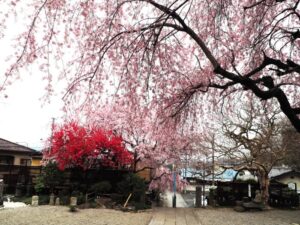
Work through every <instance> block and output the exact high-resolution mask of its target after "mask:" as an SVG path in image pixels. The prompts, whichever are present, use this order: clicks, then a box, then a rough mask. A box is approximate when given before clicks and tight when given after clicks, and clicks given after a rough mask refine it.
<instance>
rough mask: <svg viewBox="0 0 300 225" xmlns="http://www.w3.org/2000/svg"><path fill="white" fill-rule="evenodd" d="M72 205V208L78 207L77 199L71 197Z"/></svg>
mask: <svg viewBox="0 0 300 225" xmlns="http://www.w3.org/2000/svg"><path fill="white" fill-rule="evenodd" d="M70 205H71V206H77V197H71V198H70Z"/></svg>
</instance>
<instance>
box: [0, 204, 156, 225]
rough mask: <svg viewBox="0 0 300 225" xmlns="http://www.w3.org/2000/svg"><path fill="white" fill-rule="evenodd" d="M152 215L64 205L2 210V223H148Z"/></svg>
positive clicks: (12, 224) (78, 224)
mask: <svg viewBox="0 0 300 225" xmlns="http://www.w3.org/2000/svg"><path fill="white" fill-rule="evenodd" d="M151 217H152V213H151V211H149V212H139V213H132V212H131V213H129V212H126V213H124V212H121V211H116V210H110V209H84V210H79V211H78V212H75V213H71V212H69V208H68V207H64V206H39V207H31V206H29V207H23V208H15V209H2V210H0V224H1V225H96V224H97V225H147V224H149V221H150V219H151Z"/></svg>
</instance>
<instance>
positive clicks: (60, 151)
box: [44, 122, 132, 170]
mask: <svg viewBox="0 0 300 225" xmlns="http://www.w3.org/2000/svg"><path fill="white" fill-rule="evenodd" d="M54 129H55V128H54ZM44 158H45V160H55V161H56V162H57V164H58V167H59V169H61V170H64V169H65V168H68V167H82V168H83V169H88V168H95V167H100V166H101V167H109V168H117V167H122V166H126V165H130V164H131V162H132V155H131V153H130V152H129V151H127V149H125V147H124V145H123V139H122V137H121V136H117V135H115V134H114V133H113V132H112V131H106V130H102V129H101V128H98V127H90V128H85V127H83V126H80V125H78V124H77V123H74V122H71V123H67V124H64V125H62V126H60V127H57V128H56V129H55V130H54V131H53V135H52V138H51V146H50V150H48V151H46V152H45V153H44Z"/></svg>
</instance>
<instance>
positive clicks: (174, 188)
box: [172, 164, 176, 208]
mask: <svg viewBox="0 0 300 225" xmlns="http://www.w3.org/2000/svg"><path fill="white" fill-rule="evenodd" d="M174 167H175V166H174V164H173V192H174V194H173V201H172V203H173V204H172V205H173V208H176V172H175V168H174Z"/></svg>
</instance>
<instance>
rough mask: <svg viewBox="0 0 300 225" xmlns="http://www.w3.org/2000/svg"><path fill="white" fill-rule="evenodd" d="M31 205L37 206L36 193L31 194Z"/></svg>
mask: <svg viewBox="0 0 300 225" xmlns="http://www.w3.org/2000/svg"><path fill="white" fill-rule="evenodd" d="M31 205H32V206H38V205H39V196H37V195H33V196H32V200H31Z"/></svg>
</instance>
